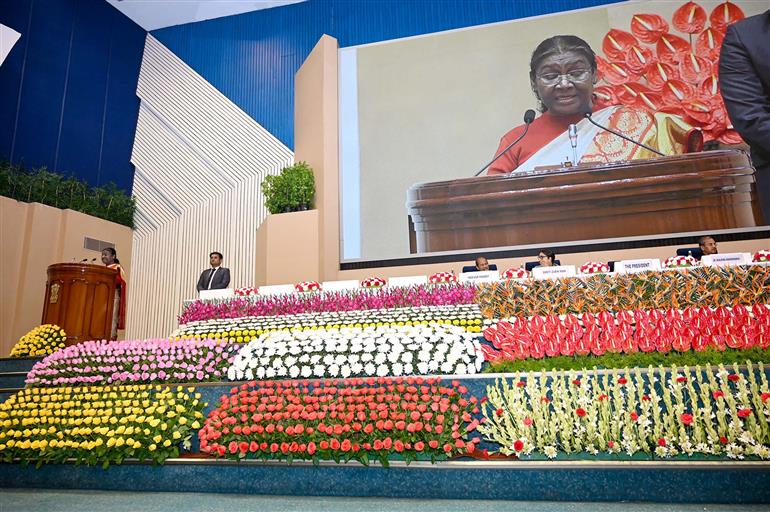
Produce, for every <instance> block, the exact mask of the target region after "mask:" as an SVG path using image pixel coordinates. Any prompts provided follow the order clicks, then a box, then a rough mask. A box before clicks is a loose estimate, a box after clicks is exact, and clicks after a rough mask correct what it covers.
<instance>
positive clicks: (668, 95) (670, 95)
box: [661, 79, 695, 105]
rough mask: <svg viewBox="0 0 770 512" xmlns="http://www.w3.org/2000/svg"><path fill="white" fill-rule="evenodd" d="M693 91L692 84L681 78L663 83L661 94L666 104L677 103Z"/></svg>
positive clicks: (690, 95) (689, 96)
mask: <svg viewBox="0 0 770 512" xmlns="http://www.w3.org/2000/svg"><path fill="white" fill-rule="evenodd" d="M694 93H695V89H694V88H693V86H692V85H690V84H688V83H687V82H683V81H682V80H678V79H672V80H669V81H667V82H666V83H664V84H663V88H662V89H661V95H662V97H663V101H664V102H665V103H666V104H667V105H679V104H681V103H682V102H683V101H685V100H687V99H689V98H691V97H692V96H693V94H694Z"/></svg>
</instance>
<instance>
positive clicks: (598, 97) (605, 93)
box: [593, 85, 620, 110]
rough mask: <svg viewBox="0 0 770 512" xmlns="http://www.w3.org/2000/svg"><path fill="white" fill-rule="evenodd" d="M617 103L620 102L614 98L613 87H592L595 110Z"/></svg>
mask: <svg viewBox="0 0 770 512" xmlns="http://www.w3.org/2000/svg"><path fill="white" fill-rule="evenodd" d="M618 103H620V101H619V100H618V98H617V96H615V90H614V87H610V86H608V85H601V86H599V87H594V101H593V104H594V107H595V108H596V109H597V110H600V109H602V108H604V107H609V106H612V105H617V104H618Z"/></svg>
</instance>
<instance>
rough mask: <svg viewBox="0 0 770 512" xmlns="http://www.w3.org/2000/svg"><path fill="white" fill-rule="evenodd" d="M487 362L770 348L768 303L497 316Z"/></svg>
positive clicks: (488, 333) (486, 351)
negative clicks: (608, 354)
mask: <svg viewBox="0 0 770 512" xmlns="http://www.w3.org/2000/svg"><path fill="white" fill-rule="evenodd" d="M484 337H485V338H486V340H487V341H489V342H491V346H489V345H482V347H481V349H482V350H483V351H484V354H485V357H486V359H487V361H490V362H498V361H504V360H521V359H528V358H534V359H540V358H543V357H554V356H559V355H562V356H573V355H576V356H585V355H588V354H593V355H595V356H601V355H603V354H604V353H606V352H610V353H621V352H622V353H628V354H630V353H635V352H655V351H657V352H660V353H667V352H670V351H672V350H675V351H678V352H686V351H689V350H695V351H697V352H701V351H703V350H706V349H707V348H715V349H716V350H720V351H721V350H725V348H728V347H729V348H732V349H750V348H752V347H761V348H763V349H764V348H768V347H770V308H769V307H768V306H766V305H761V304H757V305H754V306H743V305H738V306H736V307H734V308H732V309H729V308H725V307H720V308H717V309H711V308H686V309H684V310H677V309H669V310H665V311H663V310H652V311H644V310H635V311H620V312H618V313H616V314H613V313H610V312H609V311H602V312H601V313H598V314H593V313H583V314H581V315H574V314H569V315H566V316H564V317H560V316H558V315H548V316H545V317H543V316H534V317H532V318H529V319H526V318H512V319H510V320H501V321H499V322H498V323H497V324H496V325H492V326H490V327H488V328H486V329H485V330H484Z"/></svg>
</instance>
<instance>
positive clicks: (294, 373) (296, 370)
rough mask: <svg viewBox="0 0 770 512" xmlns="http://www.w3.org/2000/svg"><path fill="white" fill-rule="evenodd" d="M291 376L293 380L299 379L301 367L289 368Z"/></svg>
mask: <svg viewBox="0 0 770 512" xmlns="http://www.w3.org/2000/svg"><path fill="white" fill-rule="evenodd" d="M289 376H290V377H291V378H292V379H296V378H297V377H299V367H298V366H290V367H289Z"/></svg>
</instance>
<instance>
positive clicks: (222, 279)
mask: <svg viewBox="0 0 770 512" xmlns="http://www.w3.org/2000/svg"><path fill="white" fill-rule="evenodd" d="M209 263H211V268H209V269H206V270H204V271H203V272H201V276H200V278H198V285H197V286H196V287H195V288H196V289H197V290H198V291H201V290H223V289H225V288H227V286H228V285H229V284H230V269H227V268H225V267H223V266H222V253H221V252H212V253H211V254H209Z"/></svg>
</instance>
